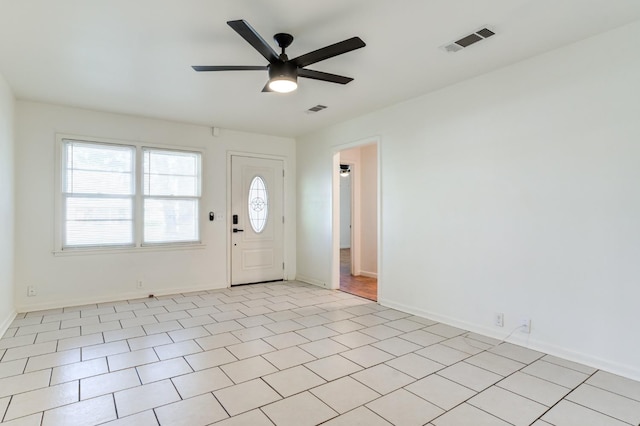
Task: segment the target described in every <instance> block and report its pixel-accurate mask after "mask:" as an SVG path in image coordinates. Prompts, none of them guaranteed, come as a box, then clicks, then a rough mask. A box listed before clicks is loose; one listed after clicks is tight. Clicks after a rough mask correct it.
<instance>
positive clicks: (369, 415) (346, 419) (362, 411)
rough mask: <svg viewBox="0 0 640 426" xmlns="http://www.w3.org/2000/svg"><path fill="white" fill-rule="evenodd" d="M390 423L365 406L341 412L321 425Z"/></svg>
mask: <svg viewBox="0 0 640 426" xmlns="http://www.w3.org/2000/svg"><path fill="white" fill-rule="evenodd" d="M390 425H391V423H389V422H388V421H386V420H385V419H383V418H382V417H380V416H379V415H377V414H376V413H374V412H373V411H371V410H369V409H368V408H366V407H358V408H356V409H355V410H352V411H349V412H348V413H346V414H342V415H340V416H338V417H336V418H334V419H332V420H329V421H328V422H326V423H323V426H390Z"/></svg>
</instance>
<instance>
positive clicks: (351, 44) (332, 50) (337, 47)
mask: <svg viewBox="0 0 640 426" xmlns="http://www.w3.org/2000/svg"><path fill="white" fill-rule="evenodd" d="M365 46H366V44H365V43H364V41H362V40H361V39H360V37H352V38H350V39H347V40H343V41H341V42H338V43H335V44H332V45H330V46H327V47H323V48H322V49H318V50H314V51H313V52H309V53H307V54H305V55H302V56H298V57H297V58H295V59H292V61H293V62H294V63H295V64H296V65H297V66H299V67H306V66H307V65H311V64H315V63H316V62H320V61H324V60H325V59H329V58H333V57H334V56H338V55H342V54H343V53H347V52H351V51H352V50H356V49H360V48H361V47H365Z"/></svg>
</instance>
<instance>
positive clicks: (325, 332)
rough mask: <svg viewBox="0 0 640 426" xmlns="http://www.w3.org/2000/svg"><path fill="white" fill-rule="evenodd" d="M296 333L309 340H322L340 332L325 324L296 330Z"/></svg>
mask: <svg viewBox="0 0 640 426" xmlns="http://www.w3.org/2000/svg"><path fill="white" fill-rule="evenodd" d="M296 333H298V334H299V335H301V336H302V337H304V338H305V339H308V340H312V341H313V340H320V339H326V338H327V337H332V336H338V335H339V334H340V333H338V332H337V331H335V330H331V329H330V328H327V327H325V326H323V325H318V326H316V327H309V328H305V329H303V330H296Z"/></svg>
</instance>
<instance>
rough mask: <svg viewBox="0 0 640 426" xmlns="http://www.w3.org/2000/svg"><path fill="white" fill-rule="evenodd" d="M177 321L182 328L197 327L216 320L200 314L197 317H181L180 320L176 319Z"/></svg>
mask: <svg viewBox="0 0 640 426" xmlns="http://www.w3.org/2000/svg"><path fill="white" fill-rule="evenodd" d="M178 322H179V323H180V325H182V326H183V327H184V328H191V327H198V326H201V325H207V324H213V323H215V322H216V320H214V319H213V318H211V317H210V316H209V315H201V316H199V317H193V318H185V319H181V320H178Z"/></svg>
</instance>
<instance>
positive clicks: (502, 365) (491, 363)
mask: <svg viewBox="0 0 640 426" xmlns="http://www.w3.org/2000/svg"><path fill="white" fill-rule="evenodd" d="M465 362H466V363H469V364H471V365H475V366H476V367H480V368H484V369H485V370H489V371H491V372H493V373H496V374H499V375H501V376H508V375H509V374H512V373H514V372H516V371H518V370H520V369H521V368H523V367H524V366H525V364H523V363H521V362H518V361H514V360H512V359H509V358H505V357H503V356H500V355H495V354H492V353H490V352H482V353H479V354H477V355H474V356H472V357H469V358H467V359H466V360H465Z"/></svg>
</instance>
